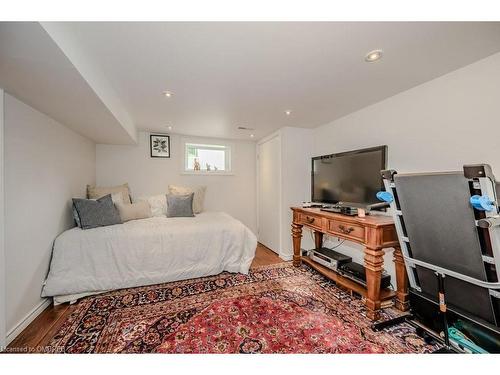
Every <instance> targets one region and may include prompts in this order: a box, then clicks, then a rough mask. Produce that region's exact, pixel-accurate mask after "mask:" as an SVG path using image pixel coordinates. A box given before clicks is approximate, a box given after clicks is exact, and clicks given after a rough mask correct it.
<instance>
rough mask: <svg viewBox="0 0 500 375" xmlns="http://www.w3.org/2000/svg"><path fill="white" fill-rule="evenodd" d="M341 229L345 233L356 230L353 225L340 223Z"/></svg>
mask: <svg viewBox="0 0 500 375" xmlns="http://www.w3.org/2000/svg"><path fill="white" fill-rule="evenodd" d="M339 229H340V231H341V232H342V233H344V234H349V233H351V232H352V231H353V230H354V228H353V227H349V228H346V227H345V226H344V225H339Z"/></svg>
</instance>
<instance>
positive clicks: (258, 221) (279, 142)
mask: <svg viewBox="0 0 500 375" xmlns="http://www.w3.org/2000/svg"><path fill="white" fill-rule="evenodd" d="M274 138H277V139H278V144H279V145H278V148H279V153H278V154H279V157H278V164H279V169H278V170H279V176H278V181H279V183H278V197H279V198H278V207H279V208H278V210H279V218H280V219H279V222H278V234H279V236H278V249H271V250H273V251H276V252H277V254H278V256H281V253H282V252H281V247H282V245H283V244H282V243H281V212H282V189H281V184H282V171H281V146H282V145H281V141H282V139H281V131H280V130H278V131H276V132H274V133H272V134H270V135H268V136H267V137H264V138H262V139H261V140H259V141H258V142H257V145H256V149H255V158H256V163H255V164H256V172H257V176H256V177H257V178H256V191H257V194H256V198H257V199H256V206H257V238H259V236H260V161H259V158H260V155H259V153H260V146H261V145H262V144H264V143H266V142H268V141H271V140H273V139H274Z"/></svg>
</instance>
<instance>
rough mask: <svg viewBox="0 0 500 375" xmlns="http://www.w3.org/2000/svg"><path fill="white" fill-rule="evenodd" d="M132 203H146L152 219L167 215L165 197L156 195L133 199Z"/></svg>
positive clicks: (164, 195)
mask: <svg viewBox="0 0 500 375" xmlns="http://www.w3.org/2000/svg"><path fill="white" fill-rule="evenodd" d="M134 202H148V203H149V206H150V207H151V215H152V216H153V217H157V216H166V215H167V195H166V194H158V195H152V196H149V197H139V198H137V199H134Z"/></svg>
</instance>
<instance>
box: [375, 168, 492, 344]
mask: <svg viewBox="0 0 500 375" xmlns="http://www.w3.org/2000/svg"><path fill="white" fill-rule="evenodd" d="M382 177H383V179H384V186H385V190H386V192H387V193H389V194H388V195H387V196H388V197H390V199H387V202H390V206H391V208H392V213H393V216H394V222H395V225H396V230H397V233H398V237H399V242H400V245H401V251H402V253H403V257H404V261H405V266H406V270H407V274H408V279H409V284H410V302H411V305H412V310H413V312H414V313H415V314H416V315H419V314H420V315H421V316H423V317H426V318H427V320H428V321H429V323H430V324H431V325H434V326H436V322H437V321H439V320H436V319H435V316H434V317H433V313H432V312H431V311H436V309H435V305H438V304H439V302H440V301H439V297H438V296H439V295H440V291H439V290H438V288H439V283H437V282H436V276H438V277H439V276H440V277H442V278H443V279H444V285H445V290H446V305H447V310H449V311H450V313H451V315H452V317H453V318H454V319H455V320H461V321H462V322H465V324H466V325H470V326H471V327H472V328H471V331H473V333H471V335H476V336H483V335H486V336H488V337H489V336H491V337H489V338H487V339H486V341H487V343H486V344H485V345H486V346H487V347H488V349H489V350H490V351H495V352H497V351H500V341H498V337H500V328H499V327H500V283H499V280H500V215H499V212H500V211H499V205H498V203H497V193H496V182H495V178H494V176H493V173H492V171H491V168H490V166H489V165H486V164H481V165H466V166H464V168H463V172H443V173H418V174H398V173H397V172H396V171H394V170H385V171H382ZM429 304H430V305H432V304H434V309H432V308H430V307H429V306H428V305H429ZM426 306H427V307H426ZM426 309H427V310H426ZM445 311H446V310H445ZM438 325H439V324H438ZM441 328H442V327H441ZM483 329H484V331H481V330H483ZM446 330H447V327H446ZM478 330H479V331H478ZM478 332H479V333H478ZM480 341H481V340H480ZM497 344H498V345H499V346H498V347H497V346H496V345H497Z"/></svg>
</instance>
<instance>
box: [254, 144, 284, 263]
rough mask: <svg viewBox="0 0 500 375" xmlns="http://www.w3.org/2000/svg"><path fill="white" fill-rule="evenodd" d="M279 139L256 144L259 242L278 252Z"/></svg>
mask: <svg viewBox="0 0 500 375" xmlns="http://www.w3.org/2000/svg"><path fill="white" fill-rule="evenodd" d="M280 143H281V141H280V138H279V137H278V136H276V137H273V138H271V139H269V140H267V141H265V142H263V143H260V144H259V145H258V150H257V151H258V158H259V160H258V166H259V176H258V179H259V182H258V189H259V191H258V197H259V199H258V205H259V207H258V211H259V242H260V243H262V244H263V245H265V246H267V247H268V248H270V249H271V250H273V251H274V252H275V253H279V252H280V233H281V231H280V189H281V186H280V184H281V169H280V164H281V161H280V155H281V144H280Z"/></svg>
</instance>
